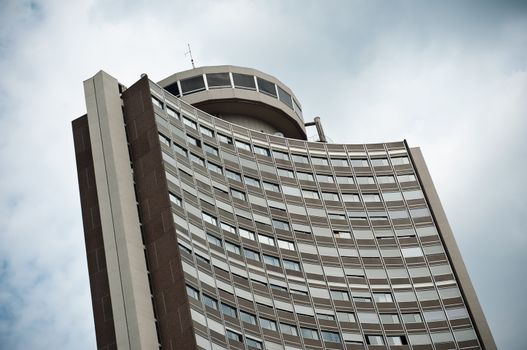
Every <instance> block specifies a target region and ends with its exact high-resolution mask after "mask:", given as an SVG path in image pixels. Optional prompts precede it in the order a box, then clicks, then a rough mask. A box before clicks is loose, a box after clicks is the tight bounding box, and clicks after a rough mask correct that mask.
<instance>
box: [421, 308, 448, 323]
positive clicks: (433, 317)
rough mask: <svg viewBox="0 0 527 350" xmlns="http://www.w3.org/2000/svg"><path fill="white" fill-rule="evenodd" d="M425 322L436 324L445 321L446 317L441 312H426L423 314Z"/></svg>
mask: <svg viewBox="0 0 527 350" xmlns="http://www.w3.org/2000/svg"><path fill="white" fill-rule="evenodd" d="M423 316H424V318H425V321H426V322H437V321H444V320H446V315H445V312H444V311H443V310H428V311H424V312H423Z"/></svg>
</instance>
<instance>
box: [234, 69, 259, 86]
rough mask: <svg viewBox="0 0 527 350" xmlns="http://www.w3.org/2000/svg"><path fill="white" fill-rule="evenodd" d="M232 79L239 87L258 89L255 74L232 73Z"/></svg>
mask: <svg viewBox="0 0 527 350" xmlns="http://www.w3.org/2000/svg"><path fill="white" fill-rule="evenodd" d="M232 80H233V81H234V86H235V87H237V88H241V89H249V90H256V84H255V83H254V76H252V75H247V74H241V73H232Z"/></svg>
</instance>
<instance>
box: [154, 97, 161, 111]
mask: <svg viewBox="0 0 527 350" xmlns="http://www.w3.org/2000/svg"><path fill="white" fill-rule="evenodd" d="M152 103H153V104H154V106H156V107H158V108H160V109H163V102H161V100H159V99H158V98H156V97H154V96H152Z"/></svg>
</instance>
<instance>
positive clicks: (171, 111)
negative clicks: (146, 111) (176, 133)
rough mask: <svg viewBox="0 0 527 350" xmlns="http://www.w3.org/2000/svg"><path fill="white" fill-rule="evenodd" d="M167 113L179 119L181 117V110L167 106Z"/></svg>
mask: <svg viewBox="0 0 527 350" xmlns="http://www.w3.org/2000/svg"><path fill="white" fill-rule="evenodd" d="M167 114H168V115H169V116H170V117H172V118H176V119H177V120H179V119H180V117H179V112H177V111H176V110H174V109H172V108H170V107H168V106H167Z"/></svg>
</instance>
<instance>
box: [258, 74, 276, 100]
mask: <svg viewBox="0 0 527 350" xmlns="http://www.w3.org/2000/svg"><path fill="white" fill-rule="evenodd" d="M256 80H257V81H258V90H259V91H260V92H263V93H264V94H267V95H270V96H273V97H276V88H275V85H274V84H273V83H271V82H270V81H269V80H265V79H262V78H259V77H256Z"/></svg>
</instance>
